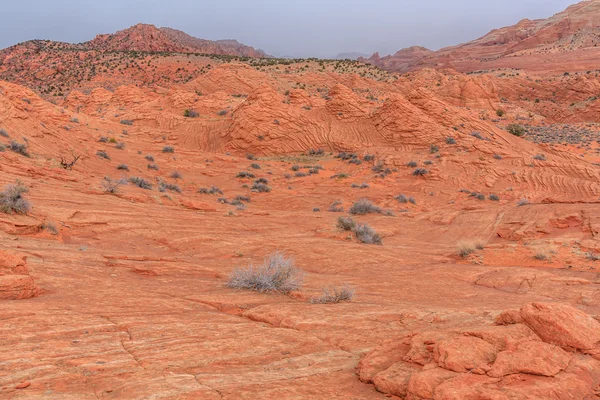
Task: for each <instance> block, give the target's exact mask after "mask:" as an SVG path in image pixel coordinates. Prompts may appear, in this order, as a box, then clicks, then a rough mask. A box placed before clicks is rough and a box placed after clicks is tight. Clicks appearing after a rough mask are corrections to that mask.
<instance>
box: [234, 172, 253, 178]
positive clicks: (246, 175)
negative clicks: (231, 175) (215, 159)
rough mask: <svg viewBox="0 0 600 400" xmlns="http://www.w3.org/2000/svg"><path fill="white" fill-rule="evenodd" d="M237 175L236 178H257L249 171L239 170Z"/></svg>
mask: <svg viewBox="0 0 600 400" xmlns="http://www.w3.org/2000/svg"><path fill="white" fill-rule="evenodd" d="M235 177H236V178H242V179H245V178H248V179H254V178H256V177H255V176H254V174H253V173H251V172H247V171H242V172H238V174H237V175H236V176H235Z"/></svg>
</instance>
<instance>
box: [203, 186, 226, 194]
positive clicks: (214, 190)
mask: <svg viewBox="0 0 600 400" xmlns="http://www.w3.org/2000/svg"><path fill="white" fill-rule="evenodd" d="M198 193H201V194H223V191H222V190H221V189H219V188H218V187H216V186H211V187H210V188H200V189H198Z"/></svg>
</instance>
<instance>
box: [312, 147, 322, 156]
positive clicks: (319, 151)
mask: <svg viewBox="0 0 600 400" xmlns="http://www.w3.org/2000/svg"><path fill="white" fill-rule="evenodd" d="M324 154H325V150H323V149H310V150H309V151H308V155H309V156H322V155H324Z"/></svg>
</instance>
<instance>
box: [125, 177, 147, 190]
mask: <svg viewBox="0 0 600 400" xmlns="http://www.w3.org/2000/svg"><path fill="white" fill-rule="evenodd" d="M129 183H131V184H132V185H135V186H137V187H140V188H142V189H146V190H151V189H152V184H151V183H150V182H148V181H147V180H145V179H144V178H139V177H137V176H134V177H132V178H129Z"/></svg>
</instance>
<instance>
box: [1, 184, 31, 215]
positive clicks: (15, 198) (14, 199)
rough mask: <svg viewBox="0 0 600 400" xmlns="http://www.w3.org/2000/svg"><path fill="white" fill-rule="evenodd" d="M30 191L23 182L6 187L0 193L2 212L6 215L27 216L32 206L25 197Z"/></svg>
mask: <svg viewBox="0 0 600 400" xmlns="http://www.w3.org/2000/svg"><path fill="white" fill-rule="evenodd" d="M27 192H29V189H28V188H27V187H26V186H25V185H23V183H22V182H21V181H16V182H15V184H14V185H13V184H11V185H6V186H5V187H4V190H3V191H2V192H0V211H2V212H3V213H6V214H12V213H16V214H27V213H28V212H29V211H30V210H31V204H30V203H29V201H27V199H25V198H24V197H23V195H24V194H25V193H27Z"/></svg>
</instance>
